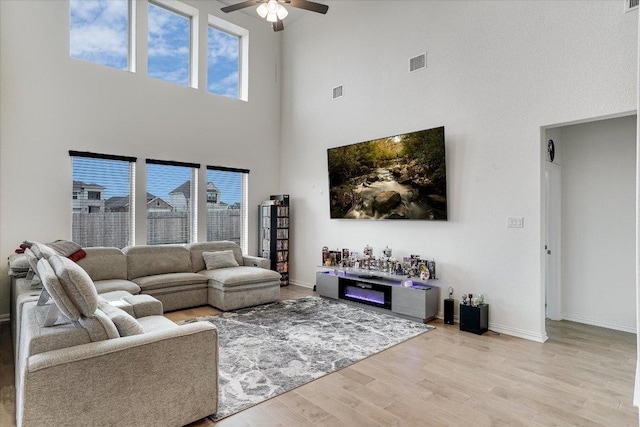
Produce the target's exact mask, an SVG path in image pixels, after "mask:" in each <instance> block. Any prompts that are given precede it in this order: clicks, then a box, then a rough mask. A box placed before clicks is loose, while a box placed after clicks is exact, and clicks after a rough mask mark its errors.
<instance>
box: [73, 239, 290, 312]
mask: <svg viewBox="0 0 640 427" xmlns="http://www.w3.org/2000/svg"><path fill="white" fill-rule="evenodd" d="M85 251H86V252H87V256H86V257H85V258H83V259H81V260H80V261H78V265H79V266H81V267H82V268H84V269H85V270H86V271H87V273H88V274H89V276H90V277H91V278H92V279H93V281H94V282H95V284H96V288H97V289H98V292H99V293H103V292H107V291H114V290H125V291H128V292H130V293H132V294H136V293H143V294H148V295H151V296H153V297H154V298H157V299H158V300H160V301H161V302H162V305H163V307H164V311H173V310H180V309H183V308H188V307H196V306H199V305H206V304H209V305H211V306H213V307H216V308H219V309H220V310H223V311H227V310H234V309H237V308H242V307H250V306H253V305H259V304H265V303H268V302H273V301H277V300H278V299H279V298H280V275H279V274H278V273H276V272H275V271H271V270H269V260H266V259H264V258H258V257H253V256H247V255H243V254H242V250H241V249H240V246H238V245H237V244H236V243H233V242H229V241H219V242H202V243H192V244H188V245H147V246H144V245H142V246H128V247H126V248H124V249H123V250H120V249H117V248H86V249H85ZM219 251H232V252H233V256H234V258H235V260H236V262H237V263H238V266H234V267H226V268H220V269H215V270H207V268H206V266H205V262H204V260H203V253H205V252H219Z"/></svg>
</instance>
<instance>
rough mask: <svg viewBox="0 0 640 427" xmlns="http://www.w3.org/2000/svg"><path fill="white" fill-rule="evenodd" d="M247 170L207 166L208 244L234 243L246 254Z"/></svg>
mask: <svg viewBox="0 0 640 427" xmlns="http://www.w3.org/2000/svg"><path fill="white" fill-rule="evenodd" d="M248 175H249V170H248V169H235V168H227V167H220V166H207V185H206V191H207V241H216V240H231V241H232V242H235V243H237V244H238V245H240V247H241V248H242V250H243V252H244V253H247V249H248V248H247V246H248V245H247V231H248V215H247V211H248V209H247V199H248V194H247V193H248V191H247V189H248Z"/></svg>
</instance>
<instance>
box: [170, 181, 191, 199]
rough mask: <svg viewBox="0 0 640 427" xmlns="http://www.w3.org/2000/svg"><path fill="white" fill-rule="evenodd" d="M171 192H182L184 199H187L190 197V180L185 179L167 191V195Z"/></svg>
mask: <svg viewBox="0 0 640 427" xmlns="http://www.w3.org/2000/svg"><path fill="white" fill-rule="evenodd" d="M171 194H182V195H183V196H184V198H185V199H187V200H189V199H190V198H191V180H189V181H185V182H184V183H182V185H180V186H179V187H177V188H176V189H174V190H173V191H171V192H169V195H171Z"/></svg>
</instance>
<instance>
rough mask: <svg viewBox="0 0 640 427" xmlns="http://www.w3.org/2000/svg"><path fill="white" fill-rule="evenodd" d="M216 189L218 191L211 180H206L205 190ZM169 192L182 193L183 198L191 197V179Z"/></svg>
mask: <svg viewBox="0 0 640 427" xmlns="http://www.w3.org/2000/svg"><path fill="white" fill-rule="evenodd" d="M209 191H216V192H218V193H220V190H219V189H218V187H216V185H215V184H214V183H213V182H207V192H209ZM169 194H170V195H171V194H182V195H183V196H184V198H185V199H187V200H189V199H191V180H189V181H185V182H183V183H182V184H181V185H180V186H179V187H177V188H175V189H174V190H173V191H171V192H169Z"/></svg>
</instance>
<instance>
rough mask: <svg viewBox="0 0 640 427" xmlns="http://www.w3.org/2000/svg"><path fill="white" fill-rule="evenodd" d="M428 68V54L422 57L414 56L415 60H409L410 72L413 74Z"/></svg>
mask: <svg viewBox="0 0 640 427" xmlns="http://www.w3.org/2000/svg"><path fill="white" fill-rule="evenodd" d="M425 68H427V54H426V53H423V54H422V55H418V56H414V57H413V58H409V72H410V73H413V72H414V71H418V70H424V69H425Z"/></svg>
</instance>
